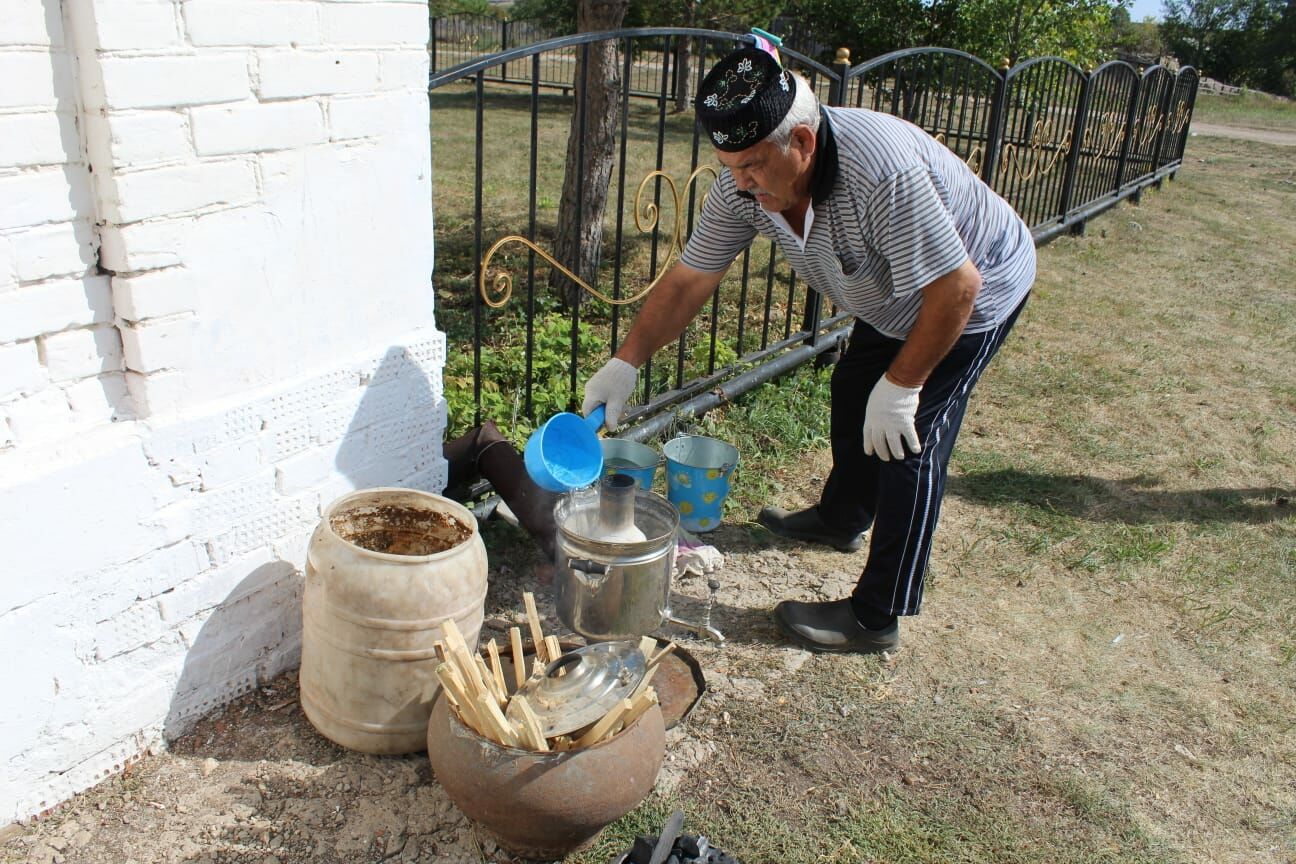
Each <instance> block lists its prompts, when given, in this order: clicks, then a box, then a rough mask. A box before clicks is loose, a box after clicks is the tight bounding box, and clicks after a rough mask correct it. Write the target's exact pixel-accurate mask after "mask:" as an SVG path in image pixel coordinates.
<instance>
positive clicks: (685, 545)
mask: <svg viewBox="0 0 1296 864" xmlns="http://www.w3.org/2000/svg"><path fill="white" fill-rule="evenodd" d="M723 566H724V553H722V552H721V551H720V550H719V549H717V548H716V547H714V546H711V545H708V544H706V543H703V542H702V541H701V540H699V539H698V538H697V537H695V536H694V535H692V534H690V533H689V532H687V531H685V530H684V529H683V528H681V529H679V534H678V535H677V536H676V538H675V575H676V576H677V577H678V576H683V575H684V574H685V573H696V574H697V575H699V576H710V575H711V574H712V573H714V572H716V571H717V570H719V569H720V568H721V567H723Z"/></svg>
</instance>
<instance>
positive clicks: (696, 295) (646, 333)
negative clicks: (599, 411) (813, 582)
mask: <svg viewBox="0 0 1296 864" xmlns="http://www.w3.org/2000/svg"><path fill="white" fill-rule="evenodd" d="M697 121H698V123H699V124H700V126H701V127H702V129H703V130H704V131H705V133H706V135H707V137H708V138H709V139H710V140H711V142H712V144H714V146H715V149H716V155H717V157H718V158H719V160H720V163H721V164H722V165H723V166H724V170H723V171H721V173H720V176H719V178H718V179H717V180H716V182H715V183H714V184H713V185H712V187H711V191H710V194H709V196H708V197H707V199H706V203H705V205H704V206H703V208H702V213H701V216H700V218H699V220H698V223H697V225H696V227H695V228H694V231H693V234H692V235H691V237H690V238H689V242H688V244H687V247H686V248H685V250H684V253H683V256H682V257H681V259H680V263H679V264H677V265H676V266H675V267H673V268H672V269H671V270H670V272H669V273H667V274H666V276H665V277H664V278H663V279H662V281H661V283H660V284H659V285H658V286H657V288H656V289H655V290H654V291H653V293H652V294H651V295H650V296H649V298H648V300H647V301H646V302H645V303H644V306H643V309H642V310H641V311H640V312H639V314H638V316H637V317H636V319H635V322H634V325H633V327H632V328H631V329H630V332H629V333H628V334H627V336H626V339H625V342H624V343H623V344H622V345H621V347H620V349H619V350H618V351H617V352H616V356H615V357H614V358H613V359H612V360H610V361H609V362H608V363H607V364H606V365H605V366H604V367H603V368H602V369H600V370H599V371H598V372H596V373H595V374H594V375H593V376H592V377H591V378H590V379H589V382H588V383H587V384H586V387H585V400H584V410H585V412H586V413H587V414H588V413H589V411H591V410H592V409H593V408H594V407H595V406H597V405H599V404H604V403H605V404H606V405H607V425H608V428H609V429H615V428H616V425H617V423H618V421H619V420H620V418H621V417H622V415H623V413H624V410H625V406H626V402H627V401H628V400H629V398H630V397H631V395H632V392H633V390H634V386H635V383H636V380H637V377H638V373H637V370H638V367H639V366H640V365H641V364H642V363H643V362H644V361H646V360H647V359H648V358H649V357H651V356H652V354H653V353H654V352H655V351H657V349H659V348H661V347H662V346H664V345H666V344H667V343H669V342H670V341H672V340H673V339H675V338H677V337H678V336H679V334H680V333H681V332H683V330H684V328H685V327H687V326H688V323H689V321H691V320H692V318H693V317H694V316H695V315H696V314H697V312H698V310H699V309H700V308H701V307H702V304H703V303H704V302H705V301H706V300H707V299H708V298H709V297H710V295H711V294H712V292H713V291H715V290H716V288H717V286H719V284H720V280H721V278H722V277H723V276H724V274H725V271H726V270H727V269H728V268H729V266H730V264H731V263H732V262H733V260H734V258H735V257H737V255H738V254H739V253H741V252H742V250H743V249H744V248H745V247H746V246H747V245H748V244H749V243H750V242H751V241H752V240H753V238H755V237H756V235H757V234H760V235H762V236H764V237H770V238H773V239H774V240H776V241H777V242H778V244H779V248H780V249H782V251H783V254H784V255H786V256H787V259H788V261H789V262H790V263H791V265H792V266H793V267H794V268H795V269H796V272H797V273H798V274H800V275H801V277H802V278H804V279H805V280H806V281H807V282H808V283H809V284H810V285H811V286H813V287H814V288H815V289H816V290H817V291H819V292H820V293H821V294H823V295H824V296H825V297H827V298H828V299H829V300H830V301H832V302H833V303H834V304H836V305H837V307H838V308H839V309H842V310H844V311H847V312H849V313H851V314H852V315H854V316H855V318H856V319H857V320H856V322H855V325H854V328H853V329H852V331H851V336H850V343H849V346H848V347H847V350H846V351H845V352H844V354H843V355H842V357H841V359H840V360H839V362H838V364H837V366H836V368H835V370H834V372H833V377H832V420H831V441H832V456H833V467H832V471H831V473H830V474H829V476H828V479H827V481H826V482H825V484H824V487H823V491H822V494H821V496H820V499H819V502H818V504H817V505H815V506H812V507H809V508H807V509H805V510H801V511H798V512H788V511H786V510H783V509H781V508H777V507H767V508H765V509H763V510H762V511H761V513H760V516H759V517H758V520H759V521H760V522H761V524H763V525H765V526H766V527H767V528H769V530H771V531H773V532H774V533H775V534H778V535H781V536H783V537H788V538H791V539H794V540H800V541H804V542H809V543H821V544H826V545H828V546H831V547H833V548H834V549H838V550H841V551H844V552H853V551H855V550H856V549H858V548H859V547H860V544H861V540H862V537H863V534H864V532H865V531H868V530H869V529H870V528H871V531H872V533H871V536H870V541H869V552H868V560H867V562H866V563H865V565H864V570H863V573H862V574H861V576H860V578H859V582H858V584H857V585H856V587H855V589H854V591H853V592H852V594H851V596H850V597H848V598H843V599H840V600H835V601H832V602H819V603H805V602H796V601H783V602H781V603H779V604H778V605H777V606H776V607H775V609H774V618H775V620H776V622H777V623H778V625H779V627H780V629H782V630H783V631H784V632H785V633H786V634H787V635H788V636H789V637H790V638H791V639H792V640H793V641H795V642H797V643H798V644H800V645H802V646H804V647H807V648H810V649H812V650H817V651H837V652H857V653H876V652H879V651H884V650H892V649H894V648H896V647H897V646H898V645H899V643H900V628H899V622H898V618H897V616H902V615H916V614H917V613H918V611H919V608H920V606H921V604H922V598H923V580H924V576H925V575H926V572H927V559H928V555H929V553H930V551H931V543H932V532H933V531H934V530H935V528H936V521H937V517H938V516H939V514H940V505H941V499H942V497H943V495H944V490H945V477H946V469H947V465H948V463H949V457H950V452H951V450H952V449H953V446H954V440H955V438H956V437H957V436H958V431H959V426H960V424H961V423H962V420H963V414H964V410H965V409H966V407H967V400H968V396H969V395H970V394H971V392H972V388H973V387H974V386H975V384H976V382H977V379H978V378H979V377H980V375H981V373H982V371H984V369H985V367H986V364H987V363H988V362H989V361H990V358H991V357H993V356H994V354H995V352H996V351H997V350H998V348H999V346H1000V345H1001V344H1002V343H1003V340H1004V337H1005V336H1006V335H1007V333H1008V330H1009V328H1011V327H1012V325H1013V322H1014V321H1016V319H1017V316H1018V314H1019V313H1020V312H1021V309H1022V306H1023V305H1024V304H1025V302H1026V297H1027V294H1028V292H1029V291H1030V287H1031V283H1032V282H1033V280H1034V278H1035V247H1034V243H1033V241H1032V238H1031V235H1030V231H1029V230H1028V229H1027V227H1026V225H1025V224H1024V223H1023V222H1022V220H1021V218H1020V217H1018V216H1017V214H1016V213H1015V212H1014V211H1013V209H1012V208H1011V207H1010V206H1009V204H1008V203H1007V202H1006V201H1004V199H1002V198H1001V197H999V196H998V195H997V194H995V192H994V191H993V190H991V189H990V188H989V187H988V186H987V185H986V184H985V183H983V182H982V181H981V180H980V178H978V177H977V176H976V175H975V174H974V173H973V172H972V171H971V170H970V169H969V168H968V167H967V165H965V164H964V163H963V162H962V161H961V160H960V159H959V158H958V157H957V156H955V155H954V154H953V153H951V152H950V151H949V150H948V149H947V148H946V147H945V146H944V145H942V144H941V143H939V142H938V141H936V140H935V139H934V138H932V137H931V136H930V135H928V134H927V133H925V132H924V131H923V130H921V129H919V128H918V127H917V126H914V125H913V124H911V123H908V122H906V121H904V120H901V119H898V118H895V117H892V116H890V115H887V114H880V113H877V112H873V111H868V110H864V109H857V108H827V107H820V106H819V104H818V100H817V99H816V98H815V96H814V93H813V92H812V91H811V90H810V88H809V86H808V85H807V84H806V82H805V81H804V79H802V78H800V77H799V76H797V75H794V74H793V73H791V72H789V71H787V70H785V69H783V68H782V66H781V65H780V63H779V62H778V60H777V58H776V56H774V55H773V54H772V53H769V52H767V51H764V50H761V49H759V48H741V49H739V50H737V51H735V52H734V53H732V54H730V55H729V56H727V57H725V58H724V59H723V60H721V61H720V62H719V63H717V64H716V66H715V67H714V68H713V69H712V70H711V72H710V73H709V74H708V75H707V77H706V80H705V81H704V82H703V84H702V87H701V90H700V93H699V96H698V100H697Z"/></svg>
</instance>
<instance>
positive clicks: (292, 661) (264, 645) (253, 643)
mask: <svg viewBox="0 0 1296 864" xmlns="http://www.w3.org/2000/svg"><path fill="white" fill-rule="evenodd" d="M301 595H302V580H301V576H300V575H299V574H298V572H297V568H296V567H294V566H293V564H292V563H291V562H289V561H270V562H267V563H264V564H261V565H260V566H258V567H255V568H254V569H253V570H252V571H251V572H250V573H249V574H248V575H247V576H245V577H244V578H243V579H242V580H241V581H240V582H239V583H238V585H236V586H235V587H234V590H233V591H231V592H230V593H229V595H228V596H227V597H226V598H225V599H224V600H223V601H221V603H220V604H219V605H217V606H216V608H215V609H213V610H212V611H211V614H209V615H208V616H207V618H206V620H205V621H203V622H202V624H201V625H200V626H199V627H198V630H197V632H196V633H193V634H192V635H191V634H189V633H188V632H186V628H185V627H183V626H182V627H181V639H183V640H184V642H185V646H186V648H187V650H186V652H185V660H184V666H183V668H182V669H181V670H180V680H179V681H177V682H176V686H175V690H174V691H173V692H174V695H173V696H172V697H171V707H170V709H169V710H168V711H167V717H166V722H165V724H164V725H163V734H164V735H165V737H166V738H167V739H171V738H174V737H175V736H177V735H179V734H182V733H183V732H184V731H185V730H186V728H187V727H188V726H189V725H190V724H191V723H192V722H193V721H195V720H197V719H198V718H200V717H202V716H203V715H205V714H207V713H208V712H210V711H211V710H212V709H214V708H218V707H220V706H221V705H224V704H225V703H227V702H229V701H230V700H232V699H235V698H237V697H239V696H241V695H243V694H244V693H247V692H249V691H251V690H252V689H254V688H255V687H257V686H259V685H260V684H263V683H265V682H266V681H268V680H270V679H271V678H273V677H274V676H275V675H278V674H279V673H280V672H282V671H284V670H285V669H291V668H293V667H295V666H297V665H298V664H299V663H300V661H301Z"/></svg>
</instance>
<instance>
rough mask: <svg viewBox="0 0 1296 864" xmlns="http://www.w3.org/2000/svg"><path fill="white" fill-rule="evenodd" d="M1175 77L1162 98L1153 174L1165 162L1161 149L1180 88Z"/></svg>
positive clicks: (1159, 184)
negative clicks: (1171, 104)
mask: <svg viewBox="0 0 1296 864" xmlns="http://www.w3.org/2000/svg"><path fill="white" fill-rule="evenodd" d="M1175 78H1176V80H1175V82H1174V83H1173V84H1171V85H1170V86H1169V87H1166V88H1165V96H1164V97H1162V99H1161V105H1160V112H1161V119H1160V121H1159V122H1158V125H1159V126H1160V127H1161V128H1160V129H1158V130H1157V137H1156V156H1155V157H1153V159H1152V173H1153V174H1155V173H1156V172H1157V171H1159V170H1161V165H1162V164H1163V163H1164V162H1165V160H1164V159H1163V158H1162V153H1161V151H1162V148H1163V147H1164V146H1165V135H1166V126H1168V125H1169V123H1170V103H1171V102H1173V101H1174V95H1175V91H1176V90H1177V89H1178V87H1177V84H1178V76H1175ZM1160 186H1161V181H1160V180H1158V181H1157V187H1158V188H1160Z"/></svg>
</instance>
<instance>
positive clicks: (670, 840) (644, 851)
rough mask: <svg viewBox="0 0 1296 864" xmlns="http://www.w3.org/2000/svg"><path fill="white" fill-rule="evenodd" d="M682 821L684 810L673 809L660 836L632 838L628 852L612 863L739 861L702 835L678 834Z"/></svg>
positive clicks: (709, 863) (734, 863)
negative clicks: (632, 842)
mask: <svg viewBox="0 0 1296 864" xmlns="http://www.w3.org/2000/svg"><path fill="white" fill-rule="evenodd" d="M683 824H684V811H682V810H676V811H675V812H674V813H672V814H671V817H670V819H668V820H667V821H666V825H665V826H664V827H663V828H662V833H661V835H660V836H653V835H640V836H639V837H636V838H635V841H634V845H633V846H631V847H630V851H628V852H625V853H622V854H621V855H619V856H617V857H616V858H614V859H613V861H612V864H741V862H740V861H739V860H738V859H737V858H734V857H733V856H731V855H728V854H726V853H725V852H723V851H721V850H719V849H716V848H715V847H714V846H712V845H711V843H710V841H708V840H707V838H706V837H704V836H701V835H697V836H695V835H692V834H682V835H681V834H680V833H679V831H680V828H681V827H683Z"/></svg>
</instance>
